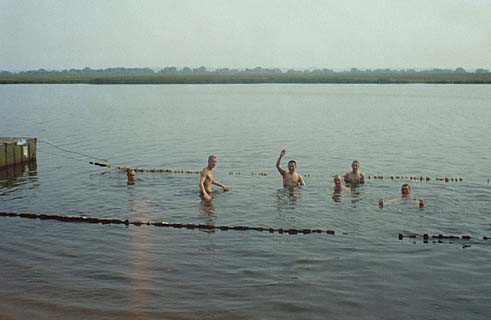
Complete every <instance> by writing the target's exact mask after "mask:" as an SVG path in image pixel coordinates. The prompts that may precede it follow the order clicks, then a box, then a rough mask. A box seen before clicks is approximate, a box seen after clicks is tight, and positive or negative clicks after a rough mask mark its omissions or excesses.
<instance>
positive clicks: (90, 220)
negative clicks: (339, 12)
mask: <svg viewBox="0 0 491 320" xmlns="http://www.w3.org/2000/svg"><path fill="white" fill-rule="evenodd" d="M0 217H18V218H24V219H40V220H56V221H62V222H71V223H93V224H99V223H100V224H119V225H125V226H129V225H134V226H142V225H148V226H155V227H165V228H176V229H198V230H220V231H229V230H230V231H259V232H269V233H279V234H290V235H294V234H313V233H319V234H322V233H324V234H328V235H335V234H336V232H335V231H334V230H323V229H305V228H304V229H298V228H288V229H286V228H285V229H284V228H265V227H251V226H214V225H207V224H193V223H170V222H166V221H139V220H137V221H130V220H128V219H126V220H121V219H108V218H95V217H86V216H71V215H70V216H69V215H59V214H36V213H16V212H0ZM343 234H347V233H345V232H343ZM398 238H399V240H403V239H404V238H409V239H422V240H423V241H424V242H428V241H430V239H432V240H433V241H438V242H439V243H442V241H454V240H471V239H473V238H472V237H471V236H468V235H463V236H453V235H443V234H438V235H428V234H426V233H425V234H423V235H418V234H415V233H410V234H406V235H404V234H402V233H399V234H398ZM476 239H477V238H476ZM482 240H491V237H487V236H483V237H482Z"/></svg>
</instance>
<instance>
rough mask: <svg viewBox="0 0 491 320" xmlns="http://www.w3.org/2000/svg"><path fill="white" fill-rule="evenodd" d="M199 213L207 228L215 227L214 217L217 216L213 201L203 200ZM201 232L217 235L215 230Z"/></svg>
mask: <svg viewBox="0 0 491 320" xmlns="http://www.w3.org/2000/svg"><path fill="white" fill-rule="evenodd" d="M198 211H199V213H200V217H201V218H202V219H203V220H204V222H205V224H206V225H207V226H214V225H215V223H214V221H213V217H214V215H215V208H214V206H213V200H211V201H206V200H201V202H200V203H199V207H198ZM200 231H204V232H207V233H215V230H214V229H209V230H208V229H200Z"/></svg>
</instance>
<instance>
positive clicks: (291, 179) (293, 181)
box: [276, 149, 305, 188]
mask: <svg viewBox="0 0 491 320" xmlns="http://www.w3.org/2000/svg"><path fill="white" fill-rule="evenodd" d="M285 154H286V150H285V149H283V150H281V152H280V156H279V157H278V160H276V169H278V172H279V173H280V174H281V176H282V177H283V187H290V188H291V187H298V186H303V185H305V182H304V180H303V177H302V176H301V175H299V174H298V173H296V172H295V169H297V163H296V162H295V160H290V161H288V171H286V170H285V169H283V168H282V167H281V165H280V162H281V159H282V158H283V157H284V156H285Z"/></svg>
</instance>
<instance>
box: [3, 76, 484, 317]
mask: <svg viewBox="0 0 491 320" xmlns="http://www.w3.org/2000/svg"><path fill="white" fill-rule="evenodd" d="M490 102H491V90H490V88H489V86H479V85H275V84H267V85H165V86H152V85H148V86H147V85H140V86H131V85H125V86H117V85H112V86H87V85H8V86H6V85H4V86H0V111H1V127H0V136H34V137H37V138H38V139H39V140H40V141H39V142H38V161H37V165H36V166H34V165H33V166H30V167H25V168H24V167H20V168H19V167H16V168H15V170H14V169H12V168H11V169H9V170H5V169H4V170H1V171H0V211H3V212H17V213H20V212H34V213H50V214H51V213H55V214H70V215H86V216H95V217H108V218H117V219H123V220H124V219H130V220H137V219H140V220H159V221H168V222H177V223H199V224H203V223H205V224H212V225H249V226H263V227H274V228H313V229H317V228H321V229H324V230H325V229H329V230H334V231H335V232H336V234H335V235H326V234H307V235H287V234H270V233H261V232H256V231H247V232H244V231H242V232H238V231H228V232H226V231H215V232H204V231H197V230H187V229H168V228H155V227H152V226H141V227H136V226H129V227H125V226H120V225H93V224H72V223H63V222H57V221H41V220H29V219H21V218H0V235H1V236H0V318H2V319H3V318H5V319H18V318H19V319H22V318H26V319H27V318H29V319H89V318H92V319H231V318H234V319H235V318H236V319H279V318H283V319H325V318H328V317H329V318H334V319H414V318H420V319H435V318H439V319H456V318H465V319H485V318H488V317H489V314H491V307H490V305H491V296H490V293H491V276H490V274H491V265H490V262H491V242H490V241H489V240H483V236H491V218H490V213H491V210H490V204H491V187H490V185H489V183H488V179H489V178H490V176H491V171H490V155H491V143H490V142H489V137H490V136H491V129H490V126H489V122H490V120H491V104H490ZM43 141H45V142H49V143H51V144H54V145H56V146H58V147H60V148H63V149H66V150H70V151H76V152H78V153H82V154H83V155H81V154H76V153H69V152H66V151H63V150H60V149H57V148H55V147H53V146H52V145H49V144H47V143H44V142H43ZM282 148H286V150H287V155H286V159H285V161H284V162H283V166H284V167H286V161H287V160H288V159H295V160H297V162H298V171H299V173H300V174H303V175H305V180H306V186H305V187H304V188H302V189H299V190H295V191H293V192H290V191H288V190H283V189H282V188H281V177H280V176H279V174H278V173H277V172H276V169H275V168H274V163H275V160H276V158H277V156H278V154H279V151H280V150H281V149H282ZM209 154H216V155H217V156H218V164H217V167H216V168H215V170H214V175H215V178H216V179H217V180H219V181H221V182H223V183H224V184H226V185H228V186H229V187H230V190H231V191H230V192H227V193H223V192H219V191H217V192H216V193H215V194H214V199H213V201H212V205H211V207H210V206H205V205H203V203H201V201H200V199H199V194H198V179H199V176H198V175H196V174H164V173H151V172H145V173H138V175H137V183H136V185H134V186H128V185H126V175H125V173H122V172H119V171H117V170H114V169H107V168H100V167H96V166H93V165H90V164H89V161H94V160H95V159H92V158H88V157H87V156H84V155H89V156H93V157H96V158H102V159H107V160H108V161H109V162H111V163H112V164H115V165H127V166H134V167H145V168H168V169H184V170H188V169H189V170H199V169H201V168H203V167H204V166H206V160H207V157H208V155H209ZM355 159H357V160H359V161H360V163H361V170H362V171H363V172H364V173H365V175H366V176H374V175H377V176H378V175H383V176H384V179H383V180H381V179H373V178H372V179H369V180H368V179H367V183H366V184H365V185H363V186H361V187H359V188H357V189H356V190H355V191H354V192H351V193H350V192H345V193H344V194H342V195H341V196H340V197H335V198H333V197H332V191H333V190H332V177H333V175H335V174H339V173H344V172H347V171H349V169H350V165H351V162H352V161H353V160H355ZM96 161H97V160H96ZM99 161H102V160H99ZM231 172H236V173H238V172H240V175H238V174H234V175H232V174H230V173H231ZM258 173H265V174H267V175H258ZM390 176H393V177H395V176H418V177H420V176H423V177H427V176H428V177H430V178H431V181H429V182H421V181H402V180H401V179H394V180H392V179H390V178H389V177H390ZM436 177H449V178H462V179H463V181H461V182H448V183H445V182H442V181H437V180H436V179H435V178H436ZM404 182H409V183H410V184H411V185H412V188H413V194H414V196H415V197H418V198H419V197H421V198H424V199H425V203H426V206H425V207H424V208H423V209H420V208H418V206H417V205H416V204H415V203H414V202H412V201H404V200H401V199H400V196H399V189H400V186H401V184H402V183H404ZM379 197H384V198H385V199H388V200H390V202H389V203H388V204H387V205H386V206H385V207H384V208H383V209H380V208H379V207H378V202H377V199H378V198H379ZM399 233H402V234H405V235H407V234H409V233H416V234H418V235H421V234H424V233H428V234H430V235H436V234H445V235H456V236H462V235H470V236H471V237H472V239H471V240H465V241H464V240H453V241H450V240H444V241H441V243H439V242H438V241H432V240H430V241H429V242H428V243H424V242H423V241H422V240H421V239H420V238H417V239H410V238H407V237H406V238H404V239H403V240H399V239H398V234H399Z"/></svg>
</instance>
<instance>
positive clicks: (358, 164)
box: [351, 160, 360, 166]
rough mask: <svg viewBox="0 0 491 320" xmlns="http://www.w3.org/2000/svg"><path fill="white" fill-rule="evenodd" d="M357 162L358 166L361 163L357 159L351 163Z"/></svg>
mask: <svg viewBox="0 0 491 320" xmlns="http://www.w3.org/2000/svg"><path fill="white" fill-rule="evenodd" d="M355 163H356V164H357V165H358V166H359V165H360V161H358V160H355V161H353V162H351V165H354V164H355Z"/></svg>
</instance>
